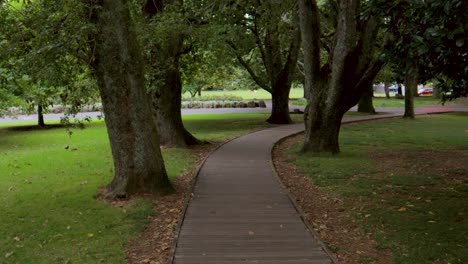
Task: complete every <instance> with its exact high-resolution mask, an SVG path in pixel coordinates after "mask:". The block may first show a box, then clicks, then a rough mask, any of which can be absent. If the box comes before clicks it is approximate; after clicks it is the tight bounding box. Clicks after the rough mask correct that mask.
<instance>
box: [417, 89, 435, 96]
mask: <svg viewBox="0 0 468 264" xmlns="http://www.w3.org/2000/svg"><path fill="white" fill-rule="evenodd" d="M418 94H419V95H432V88H425V89H422V90H419V91H418Z"/></svg>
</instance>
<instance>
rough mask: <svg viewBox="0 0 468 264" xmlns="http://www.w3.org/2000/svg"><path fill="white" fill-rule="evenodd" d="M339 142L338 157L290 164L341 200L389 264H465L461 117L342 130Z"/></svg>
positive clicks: (466, 125) (467, 198)
mask: <svg viewBox="0 0 468 264" xmlns="http://www.w3.org/2000/svg"><path fill="white" fill-rule="evenodd" d="M340 142H341V147H342V153H341V154H339V155H335V156H327V155H324V156H316V155H309V154H305V155H300V156H296V155H295V156H294V162H295V163H296V165H297V166H298V167H299V168H300V170H301V171H302V172H304V173H306V174H307V175H309V177H311V178H312V179H313V181H314V183H315V184H316V185H317V186H319V187H320V188H321V189H322V190H323V191H325V192H328V193H330V194H332V195H333V196H338V197H341V198H342V199H343V201H345V205H346V206H347V208H346V211H347V212H352V213H351V214H352V215H353V216H354V217H355V218H356V219H357V220H358V222H359V223H360V225H361V228H362V229H364V230H365V231H366V233H372V234H375V235H374V237H375V239H376V240H377V242H378V247H380V248H389V249H390V250H392V251H393V254H394V261H395V263H408V264H410V263H411V264H413V263H468V251H467V248H468V247H467V246H468V241H467V238H466V237H467V235H468V232H467V230H468V218H467V214H468V210H467V207H466V205H467V204H468V187H467V183H468V178H467V177H468V170H467V169H466V165H465V166H464V167H463V166H462V165H464V164H466V161H467V160H468V116H467V115H466V114H465V115H463V114H447V115H433V116H425V117H417V119H416V120H412V121H411V120H403V119H394V120H387V121H380V122H371V123H361V124H355V125H350V126H346V127H344V128H343V129H342V132H341V135H340ZM299 147H300V145H296V146H295V147H294V149H293V150H292V151H293V152H292V153H294V151H297V150H298V149H299ZM403 157H405V158H408V159H409V160H405V159H404V158H403ZM360 207H363V210H362V211H358V210H355V208H360ZM353 208H354V209H353Z"/></svg>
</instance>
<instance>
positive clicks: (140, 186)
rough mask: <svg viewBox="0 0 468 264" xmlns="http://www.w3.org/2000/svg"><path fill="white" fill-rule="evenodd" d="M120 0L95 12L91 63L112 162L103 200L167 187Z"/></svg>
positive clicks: (138, 61)
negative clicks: (94, 46) (93, 47)
mask: <svg viewBox="0 0 468 264" xmlns="http://www.w3.org/2000/svg"><path fill="white" fill-rule="evenodd" d="M127 5H128V2H127V1H125V0H103V1H101V2H100V6H99V7H98V9H97V10H95V11H96V17H95V22H96V24H97V33H96V35H95V41H96V60H95V62H94V64H93V66H94V68H95V70H96V76H97V80H98V85H99V91H100V94H101V98H102V104H103V110H104V114H105V118H106V126H107V131H108V134H109V140H110V144H111V149H112V156H113V158H114V167H115V172H114V178H113V180H112V182H111V183H110V184H109V185H108V186H107V188H108V191H109V192H108V194H107V198H111V199H119V198H126V197H128V196H129V195H133V194H137V193H151V194H166V193H169V192H172V191H173V189H172V187H171V184H170V182H169V179H168V177H167V174H166V169H165V166H164V162H163V158H162V155H161V150H160V148H159V138H158V133H157V128H156V123H155V121H154V119H153V115H152V114H151V108H150V103H149V100H148V96H147V93H146V89H145V78H144V75H143V66H142V58H141V51H140V47H139V46H138V43H137V41H136V40H137V38H136V36H135V33H134V31H132V28H131V26H132V22H131V19H130V14H129V10H128V6H127Z"/></svg>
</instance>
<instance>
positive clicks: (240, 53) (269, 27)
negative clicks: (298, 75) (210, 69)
mask: <svg viewBox="0 0 468 264" xmlns="http://www.w3.org/2000/svg"><path fill="white" fill-rule="evenodd" d="M223 12H225V13H226V14H225V16H226V17H228V18H227V19H224V20H228V21H229V23H231V26H232V28H230V29H231V30H232V31H231V32H232V33H234V34H228V35H227V41H226V42H227V43H228V44H229V46H230V47H231V48H232V50H233V52H234V54H235V56H236V58H237V60H238V61H239V63H240V65H242V66H243V67H244V68H245V69H246V70H247V71H248V73H249V74H250V75H251V77H252V79H253V80H254V81H255V83H256V84H257V85H258V86H259V87H261V88H262V89H265V90H266V91H268V92H269V93H271V96H272V112H271V116H270V117H269V118H268V120H267V121H268V122H270V123H274V124H288V123H291V118H290V116H289V91H290V89H291V83H292V80H293V77H294V73H295V71H296V63H297V59H298V56H299V50H300V38H301V35H300V30H299V26H298V21H297V19H296V18H297V15H296V13H297V6H296V5H295V3H294V1H271V0H259V1H253V2H245V1H236V2H235V3H231V5H230V6H229V7H228V8H226V7H225V8H224V10H223Z"/></svg>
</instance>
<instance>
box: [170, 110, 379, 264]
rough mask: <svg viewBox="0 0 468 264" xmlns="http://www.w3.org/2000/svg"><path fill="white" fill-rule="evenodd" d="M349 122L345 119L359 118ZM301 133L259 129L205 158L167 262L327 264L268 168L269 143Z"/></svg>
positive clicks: (327, 259)
mask: <svg viewBox="0 0 468 264" xmlns="http://www.w3.org/2000/svg"><path fill="white" fill-rule="evenodd" d="M375 117H376V116H373V118H371V119H375ZM379 117H380V118H383V117H384V116H379ZM387 117H388V116H387ZM353 119H354V120H349V119H348V121H358V120H361V119H363V118H362V117H361V118H353ZM365 119H367V118H365ZM302 130H304V125H303V124H296V125H288V126H279V127H275V128H271V129H266V130H262V131H259V132H255V133H252V134H249V135H246V136H242V137H240V138H237V139H235V140H233V141H231V142H229V143H227V144H225V145H223V146H222V147H220V148H219V149H218V150H216V151H215V152H214V153H213V154H212V155H210V157H209V158H208V159H207V160H206V162H205V164H204V165H203V167H202V169H201V170H200V172H199V175H198V179H197V183H196V185H195V189H194V196H193V199H192V200H191V202H190V204H189V206H188V208H187V211H186V215H185V218H184V222H183V224H182V226H181V230H180V233H179V236H178V241H177V246H176V249H175V253H174V256H173V260H172V261H173V262H172V263H174V264H189V263H198V264H227V263H230V264H234V263H236V264H237V263H259V264H261V263H270V264H274V263H284V264H299V263H304V264H305V263H317V264H318V263H320V264H322V263H333V261H332V260H331V258H330V257H329V256H328V255H327V254H326V253H325V252H324V250H323V249H322V248H321V247H320V246H319V243H318V242H317V241H316V238H314V236H313V235H312V233H311V232H310V231H309V229H308V228H307V227H306V225H305V224H304V223H303V221H302V220H301V217H300V215H299V214H298V212H297V211H296V209H295V207H294V206H293V204H292V202H291V201H290V200H289V197H288V195H287V192H286V190H284V189H282V187H280V184H279V183H278V180H277V178H276V177H275V175H274V172H273V167H272V164H271V150H272V147H273V145H274V143H275V142H277V141H278V140H280V139H281V138H284V137H286V136H288V135H291V134H294V133H297V132H300V131H302Z"/></svg>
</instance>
